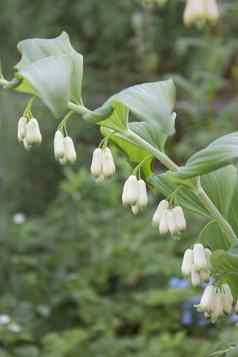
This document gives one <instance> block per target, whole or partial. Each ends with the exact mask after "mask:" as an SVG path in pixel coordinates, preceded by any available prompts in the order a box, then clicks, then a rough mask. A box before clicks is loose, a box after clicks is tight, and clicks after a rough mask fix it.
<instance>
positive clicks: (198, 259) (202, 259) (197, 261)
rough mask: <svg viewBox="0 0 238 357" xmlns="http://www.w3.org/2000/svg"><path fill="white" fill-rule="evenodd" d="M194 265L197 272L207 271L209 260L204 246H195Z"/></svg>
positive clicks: (198, 244)
mask: <svg viewBox="0 0 238 357" xmlns="http://www.w3.org/2000/svg"><path fill="white" fill-rule="evenodd" d="M193 256H194V265H195V268H196V270H198V271H200V270H207V268H208V266H207V259H206V254H205V249H204V247H203V245H202V244H200V243H197V244H194V247H193Z"/></svg>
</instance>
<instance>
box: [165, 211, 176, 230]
mask: <svg viewBox="0 0 238 357" xmlns="http://www.w3.org/2000/svg"><path fill="white" fill-rule="evenodd" d="M167 222H168V228H169V232H170V234H172V235H173V234H175V233H176V232H177V224H176V220H175V215H174V211H173V210H168V211H167Z"/></svg>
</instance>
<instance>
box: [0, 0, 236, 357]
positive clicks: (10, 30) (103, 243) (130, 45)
mask: <svg viewBox="0 0 238 357" xmlns="http://www.w3.org/2000/svg"><path fill="white" fill-rule="evenodd" d="M184 5H185V3H184V1H180V0H177V1H175V0H173V1H171V0H170V1H169V0H168V1H167V2H165V1H163V2H161V1H151V2H150V4H147V1H146V2H145V1H136V0H135V1H132V0H131V1H128V0H121V1H120V2H112V1H110V0H104V1H103V2H102V1H101V2H99V1H97V0H88V1H86V0H78V1H71V2H70V6H69V3H68V2H67V1H66V0H59V1H58V2H57V7H56V6H55V2H53V1H51V0H50V1H47V2H44V1H43V2H42V1H41V2H39V1H34V2H31V3H29V1H26V0H21V1H17V0H12V1H10V2H4V3H3V4H1V21H0V29H1V31H0V36H1V57H2V60H4V62H3V68H4V72H6V73H8V75H9V77H10V76H11V72H10V70H11V68H12V66H13V65H14V64H15V63H16V62H17V60H18V54H17V52H16V50H15V46H16V43H17V42H18V41H20V40H22V39H24V38H28V37H50V36H53V37H54V36H56V35H57V34H59V33H60V32H61V31H62V29H64V30H66V31H67V32H68V33H69V34H70V36H71V39H72V43H73V44H74V47H75V48H77V49H79V50H80V52H82V53H83V54H84V58H85V67H86V68H87V71H86V73H87V76H86V78H85V82H86V84H85V88H84V91H85V92H86V93H85V97H87V98H89V100H90V102H89V103H87V105H88V106H89V107H91V108H95V107H96V106H98V105H100V104H101V103H103V101H104V99H105V98H106V97H107V96H109V95H111V94H113V93H114V92H118V91H119V90H120V89H122V88H124V87H126V86H128V85H131V84H134V83H138V82H143V81H149V80H158V79H163V78H164V77H168V76H170V75H172V76H173V78H174V79H175V81H176V83H177V87H178V101H177V108H176V111H177V113H178V117H177V133H176V136H175V138H173V140H172V142H171V145H170V151H171V155H172V156H173V158H174V159H175V160H176V161H177V162H180V161H182V160H184V159H185V158H187V157H188V156H189V155H190V154H191V152H193V150H195V149H197V148H201V147H203V146H204V145H206V144H207V143H208V142H210V141H212V140H213V139H214V138H215V137H218V136H219V135H221V134H224V132H229V131H231V130H235V129H236V128H237V123H236V113H237V109H238V108H237V95H236V92H237V77H238V62H237V39H236V34H237V32H238V21H237V20H238V4H237V2H236V1H235V0H233V1H232V0H230V1H226V2H222V1H220V8H221V18H220V20H219V22H218V24H217V25H216V26H214V27H212V28H208V27H206V28H203V29H197V28H189V29H187V28H185V27H184V25H183V23H182V19H183V10H184ZM112 19H113V20H112ZM6 38H7V41H6ZM26 100H27V98H26V97H24V96H21V97H20V98H19V96H17V95H16V96H15V97H14V98H13V96H12V94H11V95H9V94H8V93H7V92H1V93H0V103H1V111H0V119H1V132H0V135H1V140H0V145H1V148H0V170H1V171H0V175H1V176H0V179H1V186H0V187H1V204H2V210H1V215H0V222H1V224H0V232H1V234H0V237H1V243H2V244H1V253H0V254H1V263H2V264H1V273H0V281H1V286H2V289H1V291H2V293H1V296H0V329H1V337H0V356H1V357H2V356H3V357H12V356H17V357H18V356H19V357H21V356H24V357H28V356H29V357H34V356H43V357H44V356H45V357H61V356H62V357H74V356H78V355H79V354H80V355H82V356H83V357H87V356H103V357H104V356H107V357H111V356H113V357H114V356H121V354H122V353H123V354H124V355H125V356H128V357H129V356H137V357H142V356H143V357H144V356H145V355H146V356H148V357H154V356H156V357H157V356H158V355H159V356H165V357H170V356H171V357H172V356H174V355H175V354H176V356H190V355H191V353H193V355H195V356H197V357H199V356H201V357H202V356H205V355H207V354H208V353H209V352H213V351H215V350H216V349H219V348H221V349H223V350H225V348H226V346H229V345H231V344H232V343H235V342H236V341H237V337H238V331H237V329H236V328H235V323H236V321H237V317H236V316H233V317H232V321H229V322H224V323H223V322H221V323H220V324H219V325H218V326H216V328H213V327H212V326H210V325H207V324H206V322H205V321H204V320H203V319H202V318H201V316H200V315H197V314H196V313H195V312H194V310H193V309H192V306H193V304H194V303H195V304H196V303H197V302H198V300H199V296H197V294H198V292H197V291H196V290H194V289H191V288H190V287H189V286H188V285H187V283H186V282H185V281H184V280H182V279H181V276H180V273H179V265H180V262H181V257H182V254H183V251H184V248H185V247H187V246H188V242H189V239H191V238H192V237H194V235H195V234H196V233H197V230H196V227H190V231H189V232H186V234H185V235H184V236H183V238H182V239H181V240H180V241H174V240H165V239H159V237H158V233H157V232H156V231H154V230H153V229H152V228H150V219H151V216H152V211H153V207H154V206H155V203H156V202H151V205H150V207H151V210H150V209H147V211H146V213H145V214H143V215H142V216H140V217H138V218H134V217H133V219H132V216H131V215H130V213H128V212H127V211H125V210H122V209H121V207H120V195H121V186H122V182H123V181H124V179H125V178H126V177H127V175H128V172H129V171H128V169H129V168H128V165H127V163H126V162H125V161H124V159H122V158H120V155H119V153H117V152H115V153H114V154H116V155H117V156H118V158H117V162H119V164H118V165H119V166H120V170H118V171H120V175H121V176H120V177H117V178H114V179H113V180H112V181H110V182H106V183H105V184H101V185H100V186H98V185H96V184H95V182H94V181H93V180H92V179H91V178H90V176H89V174H88V167H89V160H90V157H91V153H92V150H93V148H94V147H95V146H96V144H97V143H98V141H99V137H98V134H97V133H96V129H95V128H94V127H85V125H84V126H81V124H80V123H78V122H77V121H75V122H72V126H74V128H75V130H72V132H73V133H75V135H76V136H75V137H74V139H75V141H76V143H77V148H78V156H79V159H78V161H77V164H76V165H75V166H74V167H73V168H72V169H69V168H66V169H65V168H62V167H61V166H59V165H58V164H57V163H55V161H54V158H53V151H52V146H51V143H52V135H53V134H52V133H53V131H54V130H53V129H55V128H56V125H57V124H56V122H54V121H53V120H52V118H51V115H50V114H49V113H48V112H47V111H46V109H44V108H43V107H42V106H41V105H40V104H35V105H34V112H36V113H37V117H38V118H39V120H40V123H41V128H42V131H43V137H44V141H43V144H44V145H42V146H41V147H40V148H38V149H37V148H36V149H34V152H33V153H32V152H31V153H28V152H26V151H24V149H23V148H22V147H21V146H20V145H19V144H17V143H16V139H15V137H16V121H17V119H18V118H19V117H20V115H21V114H22V111H23V109H24V103H26ZM48 119H51V120H48ZM9 123H10V124H9ZM49 153H50V155H49ZM122 223H123V224H122ZM198 224H199V222H198ZM184 301H185V303H184ZM224 346H225V347H224ZM194 351H196V352H194Z"/></svg>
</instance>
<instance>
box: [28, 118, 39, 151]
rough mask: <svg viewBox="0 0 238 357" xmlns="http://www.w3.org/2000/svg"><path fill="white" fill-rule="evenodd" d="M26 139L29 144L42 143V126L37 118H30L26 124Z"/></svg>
mask: <svg viewBox="0 0 238 357" xmlns="http://www.w3.org/2000/svg"><path fill="white" fill-rule="evenodd" d="M25 139H26V142H27V144H28V145H33V144H40V143H41V141H42V136H41V132H40V127H39V124H38V121H37V120H36V119H35V118H32V119H30V120H29V122H28V123H27V125H26V136H25Z"/></svg>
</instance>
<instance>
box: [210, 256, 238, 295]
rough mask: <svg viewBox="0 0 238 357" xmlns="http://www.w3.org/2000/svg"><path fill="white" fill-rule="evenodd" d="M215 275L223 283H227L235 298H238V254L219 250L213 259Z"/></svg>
mask: <svg viewBox="0 0 238 357" xmlns="http://www.w3.org/2000/svg"><path fill="white" fill-rule="evenodd" d="M211 263H212V269H213V275H214V274H215V276H216V278H217V279H219V281H221V282H226V283H228V284H229V285H230V287H231V289H232V293H233V296H234V297H235V298H237V297H238V284H237V281H238V254H235V252H234V251H233V252H225V251H224V250H217V251H215V252H214V253H213V254H212V257H211Z"/></svg>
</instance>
